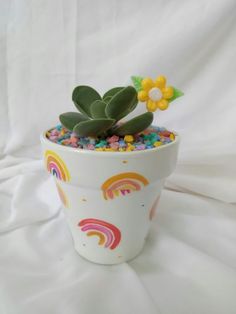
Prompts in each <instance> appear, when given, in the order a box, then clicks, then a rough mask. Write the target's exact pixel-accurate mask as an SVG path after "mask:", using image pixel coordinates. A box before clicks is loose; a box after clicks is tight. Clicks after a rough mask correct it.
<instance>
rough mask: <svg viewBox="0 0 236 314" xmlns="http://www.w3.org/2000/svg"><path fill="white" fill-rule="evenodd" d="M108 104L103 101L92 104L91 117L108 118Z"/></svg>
mask: <svg viewBox="0 0 236 314" xmlns="http://www.w3.org/2000/svg"><path fill="white" fill-rule="evenodd" d="M106 105H107V104H106V103H105V102H104V101H102V100H96V101H95V102H93V103H92V105H91V107H90V112H91V115H92V117H93V118H94V119H97V118H107V116H106V113H105V109H106Z"/></svg>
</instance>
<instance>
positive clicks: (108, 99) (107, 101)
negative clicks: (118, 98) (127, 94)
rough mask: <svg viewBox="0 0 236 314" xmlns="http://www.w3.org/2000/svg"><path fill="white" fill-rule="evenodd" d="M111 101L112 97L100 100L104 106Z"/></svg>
mask: <svg viewBox="0 0 236 314" xmlns="http://www.w3.org/2000/svg"><path fill="white" fill-rule="evenodd" d="M111 99H112V96H106V97H105V98H103V99H102V100H103V101H104V102H105V103H106V104H108V103H109V101H110V100H111Z"/></svg>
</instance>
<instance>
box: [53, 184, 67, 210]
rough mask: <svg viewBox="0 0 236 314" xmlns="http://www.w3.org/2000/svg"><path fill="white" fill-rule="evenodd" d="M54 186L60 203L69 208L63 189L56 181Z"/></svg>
mask: <svg viewBox="0 0 236 314" xmlns="http://www.w3.org/2000/svg"><path fill="white" fill-rule="evenodd" d="M56 187H57V191H58V195H59V197H60V199H61V202H62V204H63V205H64V206H65V207H66V208H69V202H68V199H67V197H66V194H65V192H64V191H63V189H62V187H61V186H60V185H59V183H58V182H56Z"/></svg>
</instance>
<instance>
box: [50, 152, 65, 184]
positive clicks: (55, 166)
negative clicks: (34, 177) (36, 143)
mask: <svg viewBox="0 0 236 314" xmlns="http://www.w3.org/2000/svg"><path fill="white" fill-rule="evenodd" d="M44 156H45V165H46V168H47V170H48V172H50V173H51V174H53V175H55V176H56V177H57V179H58V180H62V181H69V180H70V173H69V171H68V169H67V167H66V164H65V163H64V161H63V160H62V159H61V157H60V156H59V155H58V154H56V153H55V152H53V151H52V150H47V151H46V152H45V155H44Z"/></svg>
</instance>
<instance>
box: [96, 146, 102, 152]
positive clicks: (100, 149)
mask: <svg viewBox="0 0 236 314" xmlns="http://www.w3.org/2000/svg"><path fill="white" fill-rule="evenodd" d="M95 150H97V151H99V152H102V151H103V148H102V147H98V148H95Z"/></svg>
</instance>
